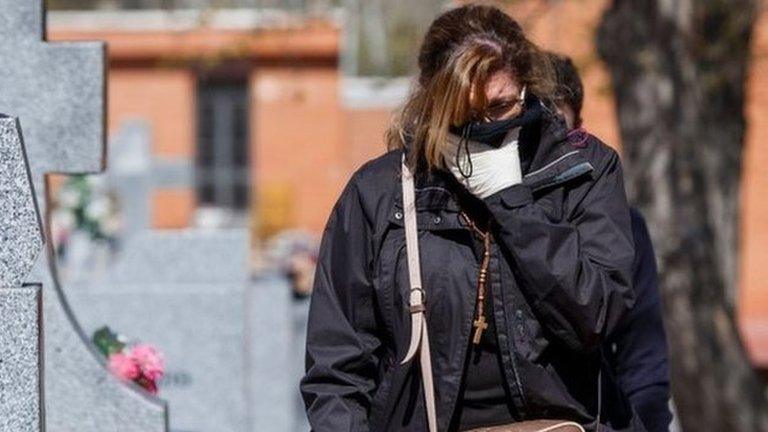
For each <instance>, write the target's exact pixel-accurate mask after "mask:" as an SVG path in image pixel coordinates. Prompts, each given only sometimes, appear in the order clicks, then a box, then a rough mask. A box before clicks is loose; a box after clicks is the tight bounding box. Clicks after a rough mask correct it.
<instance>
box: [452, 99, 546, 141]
mask: <svg viewBox="0 0 768 432" xmlns="http://www.w3.org/2000/svg"><path fill="white" fill-rule="evenodd" d="M525 105H526V106H525V111H523V113H522V114H520V115H518V116H517V117H512V118H509V119H504V120H493V121H470V122H467V123H464V124H463V125H461V126H454V125H450V126H449V127H448V130H449V131H450V132H451V133H453V134H454V135H458V136H460V137H462V138H464V139H468V140H470V141H477V142H481V143H484V144H488V145H489V146H491V147H493V148H499V147H500V146H501V144H502V143H503V142H504V137H505V136H507V133H508V132H509V131H510V130H511V129H514V128H516V127H519V126H523V125H525V124H528V123H532V122H533V121H535V120H537V119H538V118H539V117H541V105H540V104H539V101H538V99H536V98H535V97H528V98H527V100H526V104H525Z"/></svg>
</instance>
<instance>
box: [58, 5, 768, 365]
mask: <svg viewBox="0 0 768 432" xmlns="http://www.w3.org/2000/svg"><path fill="white" fill-rule="evenodd" d="M605 4H606V1H605V0H599V1H590V2H584V1H577V0H563V1H560V2H553V3H551V4H550V6H549V7H547V8H546V9H545V10H542V9H541V7H540V5H539V2H535V1H522V2H517V3H516V4H515V6H514V7H513V8H512V9H511V10H510V12H511V13H512V14H513V15H514V16H515V17H516V18H517V19H518V20H519V21H520V22H521V23H522V24H523V25H524V26H525V27H526V28H527V29H528V30H529V31H530V32H531V34H532V35H533V38H534V39H535V40H536V41H537V42H538V43H539V44H540V45H541V46H544V47H546V48H549V49H552V50H555V51H559V52H565V53H569V54H570V55H571V56H572V57H573V58H574V59H575V61H576V63H577V65H578V66H579V67H580V69H581V71H582V73H583V76H584V80H585V85H586V89H587V98H586V104H585V107H584V118H585V121H586V125H587V126H588V128H589V129H590V130H591V131H592V132H593V133H595V134H597V135H599V136H600V137H601V138H603V140H605V141H606V142H608V143H610V144H612V145H616V146H619V145H620V143H619V140H618V132H617V127H616V120H615V114H614V109H613V104H612V98H611V89H610V85H609V82H608V79H607V74H606V72H605V70H604V68H603V67H602V65H601V64H600V62H599V60H598V58H597V54H596V53H595V49H594V46H593V32H594V30H595V28H596V27H597V23H598V20H599V18H600V15H601V13H602V10H603V8H604V7H605ZM763 10H765V8H764V9H763ZM50 22H51V25H52V31H51V39H60V40H72V39H99V40H105V41H107V42H108V44H109V54H110V66H109V68H110V76H109V126H110V130H111V131H113V132H114V131H116V130H118V129H119V128H120V125H121V124H122V123H123V122H124V121H126V120H129V119H131V118H135V117H139V118H142V119H144V120H145V121H147V122H148V123H149V124H150V125H151V127H152V131H153V140H152V146H153V153H154V154H155V156H156V157H157V158H160V159H168V160H181V161H186V162H187V163H191V164H192V165H194V166H195V167H196V169H197V170H198V173H204V174H205V175H199V176H198V179H202V180H198V181H197V182H196V183H194V184H188V185H181V186H178V185H177V186H174V187H166V188H158V189H156V190H155V191H154V192H153V203H154V204H153V223H154V225H155V226H156V227H162V228H174V227H185V226H189V225H191V224H194V223H195V220H197V218H198V216H199V214H200V213H201V212H203V211H204V210H205V209H206V208H224V209H225V210H227V211H229V212H231V213H232V214H235V215H239V216H240V219H237V218H235V220H241V221H243V220H244V221H246V223H248V224H249V225H250V226H251V227H252V228H253V232H254V239H255V240H258V239H260V238H263V237H265V236H268V235H269V234H271V233H274V232H277V231H279V230H280V229H284V228H302V229H306V230H308V231H310V232H313V233H316V234H319V233H320V232H321V230H322V227H323V225H324V223H325V221H326V218H327V216H328V213H329V211H330V208H331V206H332V205H333V202H334V201H335V199H336V198H337V196H338V194H339V192H340V189H341V187H342V186H343V184H344V183H345V182H346V180H347V178H348V176H349V174H350V173H351V172H352V171H353V170H354V169H355V168H356V167H358V166H359V165H360V164H361V163H363V162H364V161H366V160H367V159H369V158H371V157H373V156H376V155H378V154H380V153H381V152H383V151H384V143H383V139H382V134H383V131H384V128H385V127H386V124H387V121H388V119H389V117H390V113H391V111H392V110H393V109H394V108H395V107H396V104H397V102H398V101H399V100H400V99H401V98H402V96H403V94H404V92H405V91H406V90H407V85H408V80H407V79H401V80H389V81H387V82H386V83H385V84H380V83H377V82H376V80H371V79H361V78H353V77H345V76H344V75H343V73H342V72H341V70H340V67H339V60H340V53H341V47H342V46H343V43H344V42H343V41H344V39H343V29H344V23H343V22H342V20H341V19H340V18H338V17H334V15H333V14H329V15H326V16H321V17H314V18H313V17H307V16H296V15H292V14H289V13H284V12H277V11H273V12H269V11H258V12H257V11H254V10H242V9H241V10H222V11H216V12H213V13H200V12H191V11H181V12H159V11H134V12H126V11H121V12H119V13H117V12H115V13H110V12H76V13H60V12H57V13H55V14H52V16H51V19H50ZM414 43H418V41H414ZM748 88H749V97H748V106H747V113H748V117H749V118H748V120H749V132H748V142H747V147H746V158H745V161H746V162H745V166H744V179H743V190H742V202H743V204H742V209H743V212H742V220H741V227H742V231H741V238H742V240H741V252H742V256H741V274H740V317H741V319H742V321H743V323H744V324H743V326H742V328H743V330H744V334H745V336H746V339H747V342H748V344H749V346H750V347H751V349H752V353H753V357H754V358H755V359H756V360H757V361H758V362H759V363H760V364H762V365H768V265H766V264H768V199H766V198H765V197H764V196H762V194H761V192H762V191H765V190H768V174H766V171H765V169H763V168H761V167H764V166H766V165H767V164H768V144H766V142H768V120H766V118H768V13H766V12H763V13H762V15H761V16H760V18H759V20H758V24H757V27H756V34H755V39H754V62H753V65H752V70H751V77H750V81H749V87H748ZM216 113H219V114H221V113H224V114H221V115H219V114H216ZM214 117H215V118H214ZM222 142H223V143H227V144H224V145H222V144H221V143H222ZM214 143H216V145H213V144H214ZM221 151H224V154H223V156H222V154H219V152H221ZM212 155H213V156H212ZM217 158H218V159H217ZM209 159H212V160H214V161H213V162H211V160H209ZM222 160H223V161H224V162H222ZM222 173H224V174H226V173H235V174H233V175H222ZM209 174H210V175H209Z"/></svg>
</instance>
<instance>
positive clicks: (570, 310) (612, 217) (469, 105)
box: [300, 5, 644, 432]
mask: <svg viewBox="0 0 768 432" xmlns="http://www.w3.org/2000/svg"><path fill="white" fill-rule="evenodd" d="M545 58H546V57H545V55H544V54H543V53H542V52H541V51H540V50H539V49H538V48H537V47H536V46H535V45H533V44H532V43H531V42H530V41H528V40H527V39H526V37H525V35H524V34H523V32H522V30H521V28H520V26H519V25H518V24H517V23H516V22H515V21H514V20H513V19H511V18H510V17H509V16H508V15H506V14H504V13H503V12H502V11H500V10H499V9H496V8H494V7H490V6H480V5H467V6H462V7H459V8H456V9H452V10H449V11H447V12H445V13H443V14H442V15H441V16H439V17H438V18H437V19H436V20H435V21H434V22H433V23H432V25H431V26H430V28H429V30H428V31H427V34H426V35H425V38H424V41H423V44H422V46H421V49H420V54H419V69H420V72H419V79H418V82H417V83H416V85H415V87H414V89H413V91H412V92H411V95H410V96H409V98H408V100H407V102H406V104H405V105H404V107H403V109H402V111H401V113H400V115H399V116H398V117H397V118H396V120H395V121H394V123H393V125H392V126H391V129H390V131H389V132H388V145H389V151H388V152H387V153H386V154H384V155H382V156H380V157H377V158H375V159H373V160H371V161H369V162H367V163H365V164H364V165H363V166H362V167H360V168H359V169H358V170H357V171H356V172H355V173H354V174H353V175H352V178H351V179H350V180H349V182H348V183H347V185H346V187H345V188H344V190H343V191H342V193H341V196H340V198H339V199H338V201H337V202H336V204H335V206H334V207H333V209H332V212H331V215H330V217H329V219H328V222H327V225H326V227H325V231H324V234H323V238H322V241H321V245H320V252H319V257H318V268H317V271H316V274H315V283H314V287H313V294H312V299H311V304H310V312H309V324H308V332H307V357H306V375H305V376H304V377H303V378H302V380H301V383H300V388H301V392H302V396H303V398H304V401H305V405H306V409H307V415H308V418H309V421H310V424H311V425H312V429H313V430H314V431H316V432H321V431H322V432H324V431H334V432H340V431H369V430H370V431H419V432H421V431H426V430H428V426H427V414H426V409H425V395H424V392H423V390H422V388H423V387H422V381H421V375H420V373H421V371H420V368H419V362H418V361H417V362H414V361H408V362H405V363H403V364H401V359H403V358H404V356H405V354H406V351H407V349H408V347H409V344H410V339H411V335H410V330H411V328H410V326H411V321H410V319H411V315H410V314H411V312H410V310H409V307H410V304H409V301H410V290H411V286H410V284H409V276H408V267H407V256H406V255H407V254H406V252H405V249H406V247H405V236H404V217H403V194H402V189H401V169H400V167H401V165H400V164H401V157H403V156H405V160H406V161H407V163H408V165H409V167H410V168H411V171H413V172H414V178H415V186H416V192H415V202H416V211H417V223H418V242H419V248H420V254H419V256H420V258H421V280H422V282H423V288H424V291H425V292H426V317H427V325H428V329H429V330H428V331H429V347H430V351H431V358H432V367H433V374H432V376H433V378H434V393H435V397H436V404H435V405H436V412H437V424H438V429H439V430H440V431H441V432H442V431H456V430H470V429H474V428H481V427H485V426H493V425H503V424H510V423H515V422H519V421H522V420H530V419H563V420H572V421H575V422H578V423H580V424H582V425H584V426H585V428H586V429H587V430H595V429H596V425H597V423H598V418H599V419H600V420H599V422H600V423H601V424H603V426H601V427H600V430H601V431H611V430H616V431H644V429H643V428H642V426H641V424H640V423H639V421H637V419H636V416H635V415H634V412H633V411H632V409H631V407H630V406H629V404H628V403H627V401H626V397H625V396H624V395H623V394H622V393H621V392H620V391H619V389H618V386H617V385H616V383H615V382H614V381H613V380H612V379H611V376H610V374H607V373H604V374H601V373H600V370H601V365H602V364H603V361H602V357H601V355H600V352H601V349H600V347H601V343H602V342H603V338H604V336H605V335H606V334H607V333H609V332H610V331H611V330H612V329H613V328H614V327H615V326H616V323H617V322H618V321H619V319H620V318H621V316H622V315H623V314H624V313H625V312H626V311H627V310H628V309H629V308H630V307H631V306H632V304H633V302H634V297H633V292H632V289H631V285H630V282H629V281H630V278H631V267H632V259H633V255H634V249H633V244H632V233H631V228H630V219H629V208H628V206H627V203H626V198H625V195H624V189H623V183H622V175H621V166H620V164H619V159H618V156H617V155H616V153H615V152H614V151H613V150H611V149H610V148H609V147H607V146H606V145H604V144H603V143H601V142H600V141H599V140H597V139H596V138H594V137H590V139H589V140H587V141H586V142H585V143H584V145H583V146H581V147H579V148H575V147H572V146H571V145H570V144H568V142H567V141H566V139H565V138H566V129H565V126H564V123H563V121H562V118H560V117H558V116H557V115H555V114H554V111H552V110H551V109H550V108H549V107H548V105H547V103H546V101H547V99H548V97H549V96H548V95H549V94H550V92H551V89H552V87H553V86H552V84H551V78H550V76H551V73H550V71H549V69H550V68H548V67H547V66H546V64H547V63H546V60H545ZM601 376H602V379H600V378H601ZM598 399H601V400H602V401H603V402H605V403H601V401H599V400H598ZM608 401H610V410H609V409H607V408H608V406H607V405H608V404H607V402H608ZM598 405H600V406H601V407H602V409H601V410H598ZM598 411H601V412H600V414H599V415H598Z"/></svg>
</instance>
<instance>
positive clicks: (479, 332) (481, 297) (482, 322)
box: [459, 211, 491, 345]
mask: <svg viewBox="0 0 768 432" xmlns="http://www.w3.org/2000/svg"><path fill="white" fill-rule="evenodd" d="M459 214H460V215H461V217H462V218H463V219H464V221H465V222H466V224H467V225H468V226H469V227H470V228H472V231H473V232H474V233H476V234H477V235H478V236H479V237H480V238H481V239H482V240H483V246H484V251H483V261H482V263H481V265H480V273H479V275H478V277H477V318H476V319H475V320H474V321H473V322H472V325H473V327H474V328H475V333H474V337H473V338H472V343H473V344H475V345H478V344H479V343H480V338H482V336H483V331H484V330H485V329H487V328H488V322H487V321H486V319H485V283H486V281H487V277H488V263H489V261H490V258H491V230H490V229H486V230H485V231H482V230H481V229H480V228H478V227H477V225H476V224H475V223H474V222H473V221H472V219H470V218H469V216H468V215H467V214H466V213H465V212H464V211H461V212H460V213H459Z"/></svg>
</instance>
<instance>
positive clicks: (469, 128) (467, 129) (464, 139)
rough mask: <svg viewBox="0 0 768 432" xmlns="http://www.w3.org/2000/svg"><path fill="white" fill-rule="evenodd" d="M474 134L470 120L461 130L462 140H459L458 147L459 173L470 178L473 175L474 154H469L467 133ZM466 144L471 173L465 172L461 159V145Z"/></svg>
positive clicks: (457, 162)
mask: <svg viewBox="0 0 768 432" xmlns="http://www.w3.org/2000/svg"><path fill="white" fill-rule="evenodd" d="M471 134H472V122H469V123H468V124H467V126H466V127H465V128H464V129H463V130H462V131H461V140H460V141H459V146H458V148H457V149H456V166H457V167H458V168H459V173H460V174H461V175H462V177H464V178H469V177H471V176H472V171H473V169H472V156H471V155H470V154H469V139H468V138H467V135H471ZM462 144H464V151H465V152H466V153H467V163H468V164H469V174H465V173H464V170H463V169H462V164H461V161H460V160H459V155H460V154H461V145H462Z"/></svg>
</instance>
